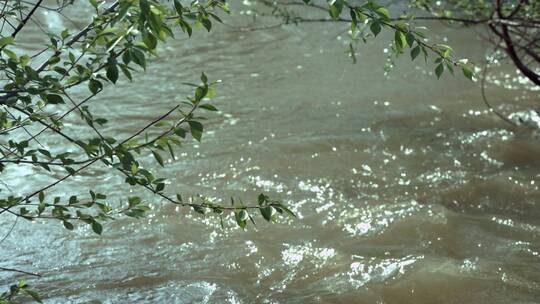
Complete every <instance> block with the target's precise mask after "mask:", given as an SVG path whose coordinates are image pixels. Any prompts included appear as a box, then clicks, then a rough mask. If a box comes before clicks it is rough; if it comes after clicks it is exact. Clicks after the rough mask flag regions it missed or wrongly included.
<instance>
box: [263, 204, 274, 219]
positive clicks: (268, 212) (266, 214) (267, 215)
mask: <svg viewBox="0 0 540 304" xmlns="http://www.w3.org/2000/svg"><path fill="white" fill-rule="evenodd" d="M260 210H261V215H262V217H263V218H264V219H265V220H267V221H268V222H269V221H270V220H272V213H273V211H274V208H272V206H266V207H264V208H261V209H260Z"/></svg>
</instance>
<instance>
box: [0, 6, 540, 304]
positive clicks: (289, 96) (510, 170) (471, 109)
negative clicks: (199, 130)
mask: <svg viewBox="0 0 540 304" xmlns="http://www.w3.org/2000/svg"><path fill="white" fill-rule="evenodd" d="M238 9H240V10H242V11H243V12H242V14H241V13H239V12H238V11H236V12H233V14H232V15H231V16H230V17H227V18H225V22H226V23H227V24H228V25H217V24H216V25H215V31H212V32H211V33H209V34H208V33H206V32H205V31H203V30H197V31H196V33H195V35H194V37H193V38H191V39H189V40H188V39H184V38H180V39H178V40H175V41H170V42H168V43H167V44H166V45H164V46H163V47H162V48H161V49H160V52H159V53H160V57H159V58H157V59H155V60H153V62H152V64H151V65H150V67H149V69H148V70H147V71H146V72H145V73H141V74H138V75H137V76H136V77H135V78H136V79H135V81H134V82H133V83H129V82H127V81H124V80H123V81H121V82H120V84H119V85H117V86H116V87H107V88H106V90H105V91H104V92H103V94H101V95H100V97H99V98H98V99H97V100H95V101H94V102H93V103H92V107H93V109H94V111H96V112H98V113H102V116H104V117H106V118H109V120H110V121H111V123H110V124H109V125H108V127H106V128H105V131H104V132H110V133H111V134H112V133H113V132H114V133H115V134H116V135H117V136H118V137H119V138H122V137H123V135H128V134H130V133H131V132H133V130H136V129H137V128H138V127H140V126H142V125H144V124H145V123H146V122H148V121H150V120H152V119H153V118H155V117H156V116H159V115H160V114H161V113H163V112H166V111H167V109H168V108H170V107H171V106H173V105H175V104H176V103H178V101H181V100H183V98H185V96H188V95H189V94H191V88H190V87H188V86H185V85H183V84H182V83H183V82H195V81H197V78H198V75H200V73H201V72H203V71H204V72H205V73H206V74H207V75H208V76H209V78H210V79H212V80H215V79H221V80H222V83H221V84H220V85H219V86H218V89H217V94H218V95H217V97H216V98H215V104H216V106H217V107H218V108H219V109H220V112H217V113H208V114H206V116H207V117H208V120H207V121H206V123H205V130H207V132H205V134H204V135H203V140H202V142H201V143H196V142H193V141H186V142H185V145H184V147H183V148H182V149H181V150H180V151H178V153H177V154H178V155H177V159H167V160H166V163H167V165H166V167H165V168H163V169H159V171H158V172H159V173H160V174H161V175H164V176H166V177H168V178H169V183H170V184H169V185H168V187H171V189H174V190H177V191H180V192H181V193H185V195H186V196H187V195H192V194H196V193H202V194H204V195H208V196H210V197H213V198H215V199H224V200H226V199H227V198H228V197H229V196H231V195H234V196H239V197H242V198H243V199H244V200H245V201H246V202H249V201H250V200H254V199H255V198H256V195H257V194H258V193H260V192H265V193H268V194H269V195H271V196H272V197H273V198H278V199H282V200H283V201H284V202H285V203H286V204H288V205H289V206H290V207H291V209H292V210H294V212H296V213H297V214H298V219H291V218H285V219H282V220H280V221H279V223H277V224H268V223H265V222H263V221H262V220H260V221H258V222H257V226H256V228H255V227H253V226H250V227H248V229H247V230H246V231H242V230H241V229H239V228H235V227H234V224H233V223H232V220H231V221H230V222H226V223H225V225H226V229H221V227H220V224H219V220H218V219H216V218H213V217H204V216H200V215H197V214H194V213H192V212H187V210H185V209H179V208H177V207H175V206H172V205H170V204H167V203H165V202H162V201H160V200H158V199H157V198H155V197H151V196H147V195H146V196H145V198H147V199H149V200H150V201H151V202H152V205H153V210H152V211H151V212H150V215H149V216H148V217H147V218H145V219H142V220H134V219H119V220H117V221H115V222H112V223H109V224H106V225H105V226H104V232H103V235H102V236H97V235H95V234H93V233H92V232H91V230H90V229H89V228H88V227H86V226H78V227H77V228H76V229H75V230H74V231H73V232H68V231H67V230H65V229H64V228H63V227H62V225H61V223H57V222H35V223H29V222H24V221H22V220H20V221H19V222H18V223H17V225H16V226H15V229H14V231H13V232H12V234H11V235H10V236H9V237H8V238H7V239H6V240H5V241H4V242H3V243H1V247H0V253H1V254H2V257H3V258H2V261H0V266H4V267H16V268H21V269H25V270H28V271H35V272H39V273H41V274H42V277H41V278H37V279H34V278H27V279H28V281H29V282H30V283H31V284H32V285H34V286H35V289H37V290H39V291H41V292H42V294H43V296H44V298H45V302H46V303H135V302H137V303H381V304H382V303H389V304H390V303H415V304H419V303H537V302H538V301H539V299H540V191H539V189H538V185H539V183H540V173H539V171H538V168H539V165H540V158H539V157H538V155H539V151H540V141H539V140H538V137H537V135H536V134H535V133H534V132H531V131H529V130H526V129H521V128H515V127H512V126H510V125H507V124H505V122H504V121H502V120H500V119H498V118H497V117H496V116H495V115H493V114H492V113H489V111H487V109H486V107H485V105H484V104H483V102H482V99H481V95H480V86H479V83H478V82H476V83H473V82H470V81H468V80H467V79H465V78H464V77H462V76H461V75H460V74H457V75H456V76H454V77H452V76H449V75H445V76H443V78H442V79H441V80H436V79H435V76H434V75H433V72H432V65H429V64H428V65H426V64H424V62H423V59H422V60H418V59H417V61H415V62H414V63H411V62H410V60H409V59H408V56H407V55H405V56H404V57H403V58H401V59H399V60H398V61H397V66H396V67H395V68H394V69H393V70H392V71H391V72H390V73H389V74H388V75H385V73H384V71H383V67H384V64H385V63H386V56H387V54H385V48H388V42H389V41H390V39H391V38H392V35H387V36H382V37H380V38H378V39H376V40H370V41H368V43H367V44H366V45H361V46H360V47H359V53H358V63H357V64H352V62H351V59H350V58H348V56H347V54H345V50H346V46H345V41H346V34H344V32H343V30H344V27H343V25H331V24H306V25H300V26H294V25H290V26H284V27H280V28H271V29H266V30H257V31H244V30H240V28H241V27H242V26H245V25H249V24H251V16H250V15H249V12H248V10H250V9H252V8H251V7H250V6H246V5H241V6H239V7H238ZM41 14H42V15H41V17H40V18H43V19H44V20H45V21H46V22H48V24H49V26H59V27H61V26H60V25H61V24H58V22H60V21H58V20H57V18H53V17H51V16H50V15H49V16H47V15H45V13H43V12H42V13H41ZM275 22H276V21H275V20H271V19H264V20H261V21H260V22H258V23H256V24H257V26H259V25H261V24H273V23H275ZM429 26H430V28H431V31H430V32H429V36H430V37H431V38H433V40H434V41H447V42H446V43H447V44H450V45H452V46H453V47H454V48H455V51H456V53H457V54H458V55H461V56H462V57H470V58H472V59H473V60H475V61H476V62H481V60H482V58H483V56H484V54H485V49H486V47H487V44H486V43H485V42H484V41H483V40H482V38H481V37H480V34H481V29H466V30H463V29H453V28H449V27H445V26H442V25H438V24H431V25H429ZM178 36H181V35H180V34H179V35H178ZM514 70H515V68H513V67H508V66H503V67H499V68H497V69H495V70H492V72H491V73H490V78H489V81H488V85H487V93H488V97H489V99H490V101H491V102H492V103H493V104H494V105H495V106H497V107H501V109H502V110H508V111H510V110H516V109H519V108H520V107H523V108H524V107H525V106H527V105H533V106H536V108H537V109H538V104H537V102H538V101H539V95H538V91H535V90H533V89H531V88H530V87H527V85H524V84H523V81H522V79H520V78H519V77H518V76H516V74H515V71H514ZM535 103H536V104H535ZM501 105H502V106H501ZM75 122H76V120H75V119H73V121H72V123H71V124H70V123H69V121H68V123H67V124H66V126H67V127H69V128H71V129H70V131H71V132H72V133H73V134H77V132H83V129H82V126H79V125H77V124H76V123H75ZM56 140H58V139H57V138H55V137H53V136H50V138H44V141H45V144H47V145H48V146H50V147H53V148H54V147H55V145H58V142H57V141H56ZM151 158H152V156H151V155H149V156H148V157H147V159H148V160H151ZM4 174H7V175H4V179H5V180H8V181H9V184H10V185H11V187H12V188H13V189H16V190H14V191H16V192H17V193H27V192H29V191H30V190H31V189H33V188H34V187H35V185H36V183H37V182H36V179H42V180H40V181H41V182H44V181H47V180H51V178H54V177H50V176H48V177H47V176H46V175H43V172H42V171H39V170H37V169H36V170H35V171H34V170H32V169H30V168H22V167H18V168H14V169H10V170H8V171H7V172H6V173H4ZM40 174H41V175H40ZM122 181H123V179H122V177H121V176H118V175H116V174H114V173H111V172H110V171H109V170H107V168H104V167H102V166H101V167H100V166H96V167H95V168H93V169H92V170H90V171H88V172H87V173H86V174H85V175H83V176H79V177H77V178H75V179H73V180H72V181H70V182H69V183H66V184H64V185H63V186H62V187H59V188H58V189H56V191H57V193H69V194H71V193H87V191H88V190H89V189H90V188H91V187H96V188H97V189H100V190H102V191H103V192H107V193H109V194H110V195H111V197H112V198H115V197H121V195H123V194H129V193H128V192H130V191H133V189H131V188H127V187H124V186H123V184H122ZM0 220H1V221H2V225H1V229H0V232H1V233H2V235H3V234H4V232H5V231H7V229H8V228H9V226H10V225H11V223H12V222H13V218H8V217H4V218H2V219H0ZM19 278H26V277H24V276H21V275H17V274H13V273H0V281H1V282H2V283H3V284H2V285H4V283H5V284H7V283H8V282H13V281H16V280H17V279H19Z"/></svg>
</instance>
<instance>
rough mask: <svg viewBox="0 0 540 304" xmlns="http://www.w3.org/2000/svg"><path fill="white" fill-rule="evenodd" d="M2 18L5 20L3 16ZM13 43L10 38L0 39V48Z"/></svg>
mask: <svg viewBox="0 0 540 304" xmlns="http://www.w3.org/2000/svg"><path fill="white" fill-rule="evenodd" d="M2 18H5V17H4V16H3V17H2ZM13 42H14V39H13V37H11V36H6V37H2V38H0V47H4V46H6V45H8V44H13Z"/></svg>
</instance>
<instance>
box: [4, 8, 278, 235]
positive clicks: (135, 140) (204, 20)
mask: <svg viewBox="0 0 540 304" xmlns="http://www.w3.org/2000/svg"><path fill="white" fill-rule="evenodd" d="M90 3H91V4H92V6H93V7H94V9H95V16H94V18H93V20H92V22H91V23H90V24H89V25H88V26H87V27H85V28H83V29H82V30H80V31H79V32H77V33H72V32H71V31H70V30H69V29H65V30H64V31H62V32H61V33H60V34H59V35H55V34H52V33H47V34H48V36H49V40H50V44H48V45H47V46H46V48H45V49H44V50H43V51H42V52H45V51H48V52H50V53H51V55H50V57H49V59H48V60H47V61H46V62H45V63H43V64H41V65H39V66H36V65H35V64H34V63H33V60H32V58H33V56H32V55H29V54H23V55H17V53H16V52H15V51H13V50H12V49H11V47H14V46H16V38H17V37H16V36H17V35H16V34H17V32H14V33H13V34H12V35H11V36H6V37H2V38H1V39H0V42H1V43H2V44H1V52H2V56H1V57H0V67H1V68H2V71H3V73H4V76H5V78H6V81H5V83H4V86H3V89H4V90H3V95H2V96H0V104H1V106H2V110H1V111H0V112H1V115H0V119H1V121H0V125H1V126H2V129H1V130H0V132H1V133H2V134H4V135H8V136H9V140H8V141H7V143H6V144H3V145H2V146H1V147H0V152H1V154H2V157H1V158H0V164H2V166H1V167H0V170H4V169H5V168H6V166H9V165H14V166H20V165H29V166H34V167H39V169H40V170H44V171H46V172H53V171H54V172H58V170H63V171H65V175H64V176H63V177H62V178H60V179H59V180H57V181H55V182H53V183H51V184H48V185H46V186H44V187H42V188H40V189H37V190H36V191H34V192H32V193H29V194H27V195H24V196H11V195H10V196H7V197H1V198H0V214H11V215H14V216H18V217H21V218H24V219H27V220H33V219H37V218H48V219H56V220H59V221H61V222H62V223H63V225H64V227H65V228H67V229H70V230H71V229H73V228H74V225H73V222H74V221H80V222H83V223H86V224H88V225H90V226H91V228H92V230H93V231H94V232H96V233H98V234H101V232H102V224H101V222H102V221H104V220H109V219H113V218H114V216H115V215H120V214H122V215H127V216H132V217H141V216H143V214H144V213H145V211H147V210H148V209H149V208H148V206H147V204H145V202H143V201H142V199H141V198H140V197H139V196H133V197H128V198H126V199H125V202H124V203H122V204H121V206H113V205H112V204H110V203H109V202H107V196H106V195H105V194H101V193H95V192H94V190H89V195H86V196H81V195H71V196H70V197H69V198H67V197H66V196H64V197H60V196H56V197H50V198H49V195H47V192H48V191H50V189H51V188H53V187H55V186H57V185H59V184H60V183H61V182H63V181H65V180H67V179H69V178H70V177H72V176H75V175H77V174H80V173H81V172H82V171H83V170H85V169H87V168H88V167H90V166H91V165H94V164H96V163H102V164H104V165H106V166H107V167H109V168H112V170H115V171H117V172H118V173H119V174H121V175H123V176H124V177H125V182H126V183H127V184H129V185H131V186H138V187H140V188H144V189H146V190H148V191H150V192H151V193H153V194H155V195H157V196H158V197H160V198H162V199H164V200H166V201H169V202H171V203H173V204H178V205H181V206H189V207H191V208H192V209H193V210H195V211H197V212H199V213H203V212H201V210H205V209H207V208H210V209H212V210H213V211H214V212H216V213H220V214H221V213H223V212H224V211H230V212H233V213H237V214H242V215H243V214H244V213H245V212H246V211H243V210H244V209H246V208H248V207H246V206H243V205H242V206H236V205H234V206H230V207H229V206H219V205H212V204H209V203H194V202H185V201H183V200H182V199H181V195H180V194H176V195H175V196H170V195H169V194H167V193H166V192H165V188H166V186H165V185H166V183H165V178H162V177H156V176H155V172H151V170H149V169H145V168H143V167H142V166H141V164H140V161H139V160H138V159H139V158H140V157H144V156H146V155H149V154H151V155H153V156H154V158H155V161H156V163H157V164H158V165H159V166H164V165H165V162H164V160H163V156H162V153H163V152H167V153H170V155H171V157H172V158H173V159H174V158H175V152H174V150H175V148H174V146H180V145H181V143H182V141H183V140H185V139H186V136H187V135H188V134H191V136H192V137H193V138H194V139H196V140H198V141H200V140H201V137H202V134H203V124H202V120H203V119H204V117H199V116H197V115H196V110H199V109H202V110H208V111H216V110H217V109H216V107H215V106H214V105H212V104H211V103H209V99H210V98H211V97H213V95H215V91H214V86H215V84H216V83H215V82H209V80H208V77H207V76H206V75H205V74H204V73H203V74H202V75H201V77H200V80H201V83H200V84H190V85H191V86H193V87H194V94H193V96H192V97H188V98H187V100H186V101H185V102H183V103H181V104H177V105H176V106H174V107H172V108H171V109H169V110H168V111H167V112H166V113H164V114H163V115H161V116H159V117H157V118H156V119H154V120H152V121H150V122H149V123H148V124H146V125H144V126H142V127H141V128H140V130H138V131H137V132H135V133H133V134H132V135H131V136H129V137H127V138H124V139H117V138H115V137H113V136H107V135H104V134H103V133H102V132H101V131H100V127H101V126H103V125H105V124H107V123H108V122H107V120H106V119H104V118H101V117H97V116H96V114H95V113H93V112H92V111H91V109H90V107H89V106H88V105H86V104H87V103H88V102H89V101H90V100H92V98H93V97H94V96H96V95H97V94H99V93H100V92H101V91H102V90H103V87H104V85H105V84H115V83H117V81H118V80H119V77H120V72H121V73H122V74H123V75H124V76H125V77H126V78H127V79H128V80H132V72H133V71H136V70H137V69H136V67H139V68H142V69H146V67H147V64H148V63H147V62H148V60H147V58H148V57H149V56H155V55H157V46H158V43H159V42H163V41H165V40H166V39H167V38H168V37H174V31H173V28H174V27H175V26H176V27H179V28H180V29H181V30H182V31H184V32H185V33H187V34H188V35H191V34H192V33H193V28H196V27H203V28H205V29H207V30H208V31H210V30H211V28H212V22H214V21H218V22H219V21H220V18H219V17H218V16H217V11H218V10H219V11H225V12H227V11H228V7H227V6H226V5H225V4H224V3H223V2H221V1H207V2H204V3H202V2H199V1H193V2H191V4H189V5H183V4H182V3H181V2H179V1H174V3H173V5H168V4H167V3H161V2H160V1H152V0H139V1H116V2H113V3H111V4H110V5H109V6H108V7H107V8H102V6H103V5H102V4H103V2H99V3H98V2H97V1H95V0H91V1H90ZM39 8H40V7H39V2H38V3H36V4H35V6H34V7H26V6H24V5H22V4H21V5H20V6H17V7H12V10H19V11H21V12H25V14H19V15H17V16H26V17H25V18H23V19H20V18H19V19H17V20H18V22H19V23H20V24H23V23H24V22H25V20H27V19H26V18H29V17H31V16H30V14H32V12H33V9H39ZM4 18H8V17H4ZM13 18H15V17H13ZM15 31H16V29H15ZM84 84H86V85H87V87H88V90H89V95H88V97H86V98H84V99H83V100H82V101H76V100H74V98H73V97H72V96H71V93H70V89H71V88H73V87H76V86H81V85H84ZM66 106H67V107H66ZM74 111H75V112H78V113H79V116H80V119H81V121H82V122H84V123H85V124H86V125H87V126H88V127H89V128H90V129H91V130H92V131H93V134H94V136H92V137H91V138H89V139H83V138H80V137H76V136H74V135H71V134H69V133H70V130H69V129H67V128H64V125H63V123H62V120H63V118H64V117H66V116H67V115H68V114H69V113H71V112H74ZM13 112H17V113H19V114H21V115H22V117H21V116H15V114H13ZM170 118H173V119H170ZM35 126H41V127H42V129H41V130H39V131H37V132H34V133H32V132H31V129H32V128H34V127H35ZM20 130H24V133H25V134H23V135H27V136H26V137H25V136H16V135H15V136H14V133H15V132H17V131H20ZM45 132H49V133H52V134H55V135H57V136H59V137H60V138H61V140H63V141H64V142H66V143H67V145H66V146H67V147H68V148H66V150H68V149H72V150H75V151H77V152H68V151H63V152H61V153H56V154H55V153H53V152H52V151H50V150H49V149H47V148H46V147H44V146H42V145H41V144H40V143H39V141H38V140H37V138H38V137H39V136H40V135H41V134H42V133H45ZM16 137H23V139H21V140H16V139H15V138H16ZM82 156H84V157H82ZM270 205H271V206H275V207H276V208H284V207H282V205H281V203H279V202H272V203H270ZM270 205H269V206H270ZM280 206H281V207H280ZM267 207H268V206H267V204H263V205H255V206H252V207H250V208H254V209H259V210H263V209H264V208H267ZM272 208H273V207H272ZM280 210H281V209H280ZM237 222H238V221H237ZM239 226H241V227H242V228H243V227H245V222H244V223H242V222H239Z"/></svg>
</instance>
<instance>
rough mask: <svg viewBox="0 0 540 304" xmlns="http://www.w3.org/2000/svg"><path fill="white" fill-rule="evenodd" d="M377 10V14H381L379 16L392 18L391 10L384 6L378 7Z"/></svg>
mask: <svg viewBox="0 0 540 304" xmlns="http://www.w3.org/2000/svg"><path fill="white" fill-rule="evenodd" d="M375 12H376V13H377V14H379V16H381V17H384V18H387V19H388V18H390V12H389V11H388V9H387V8H386V7H384V6H381V7H379V8H378V9H376V10H375Z"/></svg>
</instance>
